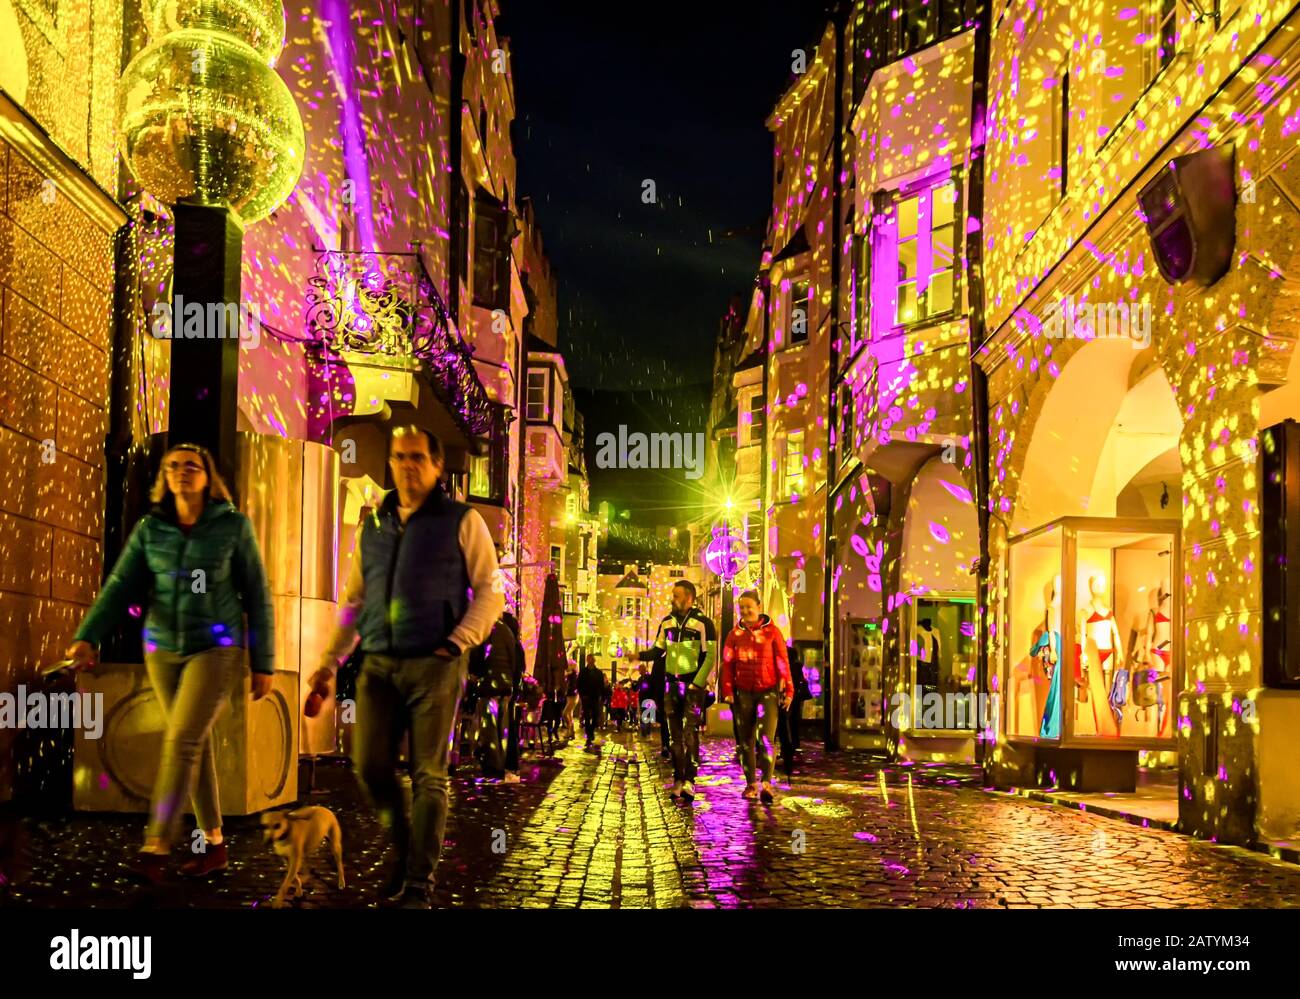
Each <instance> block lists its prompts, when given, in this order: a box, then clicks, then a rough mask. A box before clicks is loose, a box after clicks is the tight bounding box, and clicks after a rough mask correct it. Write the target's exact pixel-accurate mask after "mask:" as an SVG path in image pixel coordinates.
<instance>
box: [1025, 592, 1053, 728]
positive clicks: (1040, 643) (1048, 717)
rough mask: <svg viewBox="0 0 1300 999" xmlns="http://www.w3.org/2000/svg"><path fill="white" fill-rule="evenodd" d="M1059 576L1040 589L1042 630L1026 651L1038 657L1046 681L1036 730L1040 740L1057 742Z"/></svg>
mask: <svg viewBox="0 0 1300 999" xmlns="http://www.w3.org/2000/svg"><path fill="white" fill-rule="evenodd" d="M1060 593H1061V577H1060V576H1057V577H1056V578H1055V579H1054V580H1052V581H1051V582H1049V583H1048V584H1047V585H1046V586H1044V587H1043V598H1044V602H1045V604H1046V606H1045V607H1044V610H1043V628H1042V631H1041V633H1040V634H1039V636H1038V640H1037V641H1036V642H1035V643H1034V647H1033V648H1032V649H1030V650H1029V655H1030V657H1031V658H1033V657H1037V658H1038V660H1039V662H1041V663H1042V666H1043V671H1044V672H1045V673H1046V674H1047V679H1048V681H1049V684H1048V688H1047V703H1046V704H1044V705H1043V720H1042V723H1041V724H1040V725H1039V727H1038V735H1039V738H1042V739H1058V738H1060V736H1061V671H1060V670H1059V669H1057V667H1058V666H1059V665H1060V662H1061V597H1060Z"/></svg>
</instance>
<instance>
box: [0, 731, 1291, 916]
mask: <svg viewBox="0 0 1300 999" xmlns="http://www.w3.org/2000/svg"><path fill="white" fill-rule="evenodd" d="M633 743H634V741H633V738H632V737H631V736H630V735H623V736H613V737H611V738H610V739H609V740H608V741H607V742H606V743H605V744H604V745H603V746H602V747H601V751H600V752H599V753H585V752H583V750H582V749H581V747H580V746H578V745H573V744H571V745H570V746H569V747H567V748H565V749H563V750H561V751H560V753H559V755H558V757H556V758H554V759H546V758H542V759H536V758H535V757H530V758H529V759H528V761H526V765H525V769H524V782H523V783H522V784H519V785H513V786H512V785H503V784H496V783H487V782H480V781H476V780H473V779H471V778H469V777H466V776H458V777H457V778H456V780H455V781H454V786H455V792H454V793H455V802H454V805H453V813H452V820H451V823H450V825H449V827H448V835H447V843H446V850H445V853H444V860H443V864H442V868H441V883H440V885H439V889H438V893H437V898H436V901H437V902H438V904H440V905H442V906H453V907H476V908H504V907H527V908H539V907H552V906H554V907H584V908H587V907H613V908H643V907H654V908H666V907H668V908H671V907H682V906H693V907H724V908H735V907H799V908H806V907H911V906H939V907H956V908H961V907H966V908H970V907H980V908H997V907H1008V908H1019V907H1114V908H1133V907H1228V906H1233V907H1237V906H1240V907H1278V906H1292V905H1295V904H1296V903H1297V900H1300V867H1296V866H1294V865H1290V864H1286V863H1282V862H1279V861H1275V860H1271V859H1269V858H1267V857H1265V856H1262V855H1259V854H1255V853H1251V852H1249V851H1245V850H1239V849H1236V848H1225V847H1219V846H1215V845H1212V844H1208V843H1203V842H1197V841H1193V840H1191V839H1188V838H1186V837H1183V836H1179V835H1177V834H1174V833H1170V832H1165V831H1161V830H1155V829H1143V828H1141V827H1138V826H1133V825H1129V824H1126V823H1122V822H1117V821H1114V820H1112V819H1107V818H1101V817H1097V816H1092V815H1087V814H1083V813H1080V812H1077V811H1072V810H1069V809H1065V808H1061V807H1057V806H1052V805H1047V804H1042V803H1039V802H1033V801H1026V800H1023V799H1020V798H1016V797H1012V796H1008V795H994V794H990V793H988V792H985V791H983V790H980V789H979V788H978V786H977V783H976V781H975V778H974V776H973V775H972V774H971V773H969V772H961V771H951V770H948V769H945V768H942V767H913V768H903V767H885V768H881V767H880V766H879V764H877V763H876V762H874V761H872V760H870V759H868V758H865V757H853V756H850V755H847V754H840V755H837V756H834V757H831V758H827V757H825V756H824V755H823V754H821V753H820V752H819V751H817V750H805V752H804V758H803V761H802V765H801V766H800V767H799V768H798V769H797V770H796V774H795V777H794V778H793V779H792V780H791V781H790V782H789V783H788V784H787V783H786V782H785V781H781V782H779V784H778V791H779V797H778V799H777V802H776V804H775V805H773V806H770V807H766V806H763V805H761V804H759V803H757V802H750V801H746V800H744V799H742V798H741V797H740V790H741V787H742V786H743V777H742V775H741V773H740V770H739V767H738V766H737V765H736V764H735V762H734V760H733V759H732V758H731V749H732V747H731V744H730V742H729V741H728V740H721V739H718V740H711V741H709V742H707V743H706V744H705V747H704V754H703V755H704V763H703V767H702V770H701V774H700V779H699V781H698V795H697V797H696V800H695V802H694V804H693V806H691V807H686V806H684V805H679V804H675V803H673V802H672V801H670V799H669V798H668V795H667V793H666V790H665V788H666V786H667V785H668V783H669V782H670V780H671V768H670V767H667V766H666V765H665V763H664V762H663V761H662V760H661V759H660V758H659V756H658V754H657V753H656V752H650V753H649V754H647V752H646V750H647V748H650V746H651V744H650V743H649V742H644V741H639V740H638V741H637V743H638V749H639V756H640V762H639V763H636V764H632V763H630V762H629V760H628V758H627V754H628V751H629V747H630V746H631V745H633ZM654 745H655V746H657V742H656V743H655V744H654ZM317 783H318V785H320V786H321V788H322V789H323V792H324V793H321V794H318V795H313V796H312V800H313V801H314V802H317V803H323V804H328V805H329V806H330V807H331V808H333V809H334V810H335V811H336V813H337V814H338V815H339V817H340V819H341V821H342V823H343V828H344V830H345V832H344V838H345V845H346V853H345V859H346V865H347V871H348V876H349V883H348V887H347V888H346V889H344V890H342V891H340V890H338V889H337V888H334V887H333V886H332V885H331V884H330V883H329V882H328V880H327V879H325V878H316V879H313V880H312V881H311V882H310V883H309V885H308V891H307V894H306V897H305V899H304V900H303V901H302V903H301V904H302V905H303V906H305V907H330V908H356V907H364V906H369V905H374V904H375V903H374V895H375V892H376V890H377V888H378V885H379V883H380V881H381V880H382V877H383V875H384V873H385V870H386V865H385V860H384V851H383V845H382V840H381V836H380V833H379V829H378V827H377V825H376V824H375V823H374V821H373V820H372V819H371V818H370V816H369V813H368V812H367V810H366V809H365V807H364V805H363V803H362V802H361V801H360V799H359V796H358V795H357V793H356V791H355V786H354V783H353V779H352V776H351V774H350V772H349V771H348V770H347V769H346V768H345V767H343V766H322V767H321V768H320V769H319V771H318V774H317ZM139 825H140V820H137V819H134V818H132V819H123V818H121V817H112V818H107V817H104V818H100V817H77V818H75V819H73V820H71V821H53V822H46V823H36V824H33V826H32V827H31V828H30V831H29V834H28V843H27V845H26V850H25V851H24V852H25V854H26V855H27V867H28V873H27V877H26V878H25V879H24V880H23V881H22V882H21V883H19V884H18V885H16V886H14V889H13V891H12V893H11V896H10V900H9V902H10V904H12V905H35V906H39V907H42V908H70V907H82V906H94V907H123V906H151V905H156V906H164V907H171V906H192V907H200V908H244V907H252V906H258V905H264V904H265V903H266V901H267V900H268V899H269V898H270V896H271V894H272V893H273V892H274V890H275V889H276V887H277V886H278V885H279V881H280V873H279V867H278V861H277V860H276V858H274V857H273V856H272V855H271V854H270V851H269V850H267V849H266V848H265V847H263V845H262V843H261V838H260V834H259V832H258V830H257V829H256V820H255V819H236V820H231V821H230V822H228V824H227V830H228V833H229V835H230V841H231V856H232V866H231V870H230V871H229V872H227V874H225V875H224V876H221V877H219V878H218V879H217V880H215V881H213V882H212V883H210V884H203V885H200V886H187V888H182V887H179V886H169V887H165V888H163V889H161V890H160V891H159V892H158V893H157V894H155V895H146V894H142V893H141V892H139V891H138V890H136V889H134V888H133V887H131V886H130V885H129V884H128V883H127V882H126V881H125V880H124V878H123V877H122V876H121V874H120V872H119V870H118V864H119V862H120V861H121V860H122V859H123V858H125V857H127V856H128V855H129V853H130V851H131V850H132V849H134V847H135V844H136V837H137V835H138V832H139ZM316 867H317V869H318V870H319V871H320V872H321V873H324V872H325V870H326V864H325V863H324V862H322V861H319V860H318V862H317V864H316Z"/></svg>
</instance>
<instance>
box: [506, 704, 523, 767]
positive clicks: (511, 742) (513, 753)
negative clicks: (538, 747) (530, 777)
mask: <svg viewBox="0 0 1300 999" xmlns="http://www.w3.org/2000/svg"><path fill="white" fill-rule="evenodd" d="M508 703H509V705H510V710H509V713H508V715H507V718H508V719H509V723H508V725H509V727H508V728H507V730H506V770H508V771H510V772H511V773H518V772H519V722H520V721H521V720H522V718H523V716H522V714H521V713H520V710H519V698H517V697H511V698H510V699H509V701H508Z"/></svg>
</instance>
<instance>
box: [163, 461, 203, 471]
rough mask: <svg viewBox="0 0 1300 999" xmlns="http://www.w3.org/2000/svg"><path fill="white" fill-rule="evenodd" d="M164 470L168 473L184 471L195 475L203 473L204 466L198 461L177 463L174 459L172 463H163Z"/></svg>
mask: <svg viewBox="0 0 1300 999" xmlns="http://www.w3.org/2000/svg"><path fill="white" fill-rule="evenodd" d="M163 469H164V470H165V471H168V472H182V471H184V472H191V473H193V472H201V471H203V466H202V465H200V464H199V463H198V462H196V461H177V460H176V459H174V458H173V459H172V460H171V461H166V462H163Z"/></svg>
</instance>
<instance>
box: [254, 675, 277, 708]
mask: <svg viewBox="0 0 1300 999" xmlns="http://www.w3.org/2000/svg"><path fill="white" fill-rule="evenodd" d="M274 682H275V677H274V676H272V675H271V674H270V673H254V674H253V700H255V701H260V700H261V699H262V698H263V697H265V696H266V695H267V694H269V693H270V692H271V684H272V683H274Z"/></svg>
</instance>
